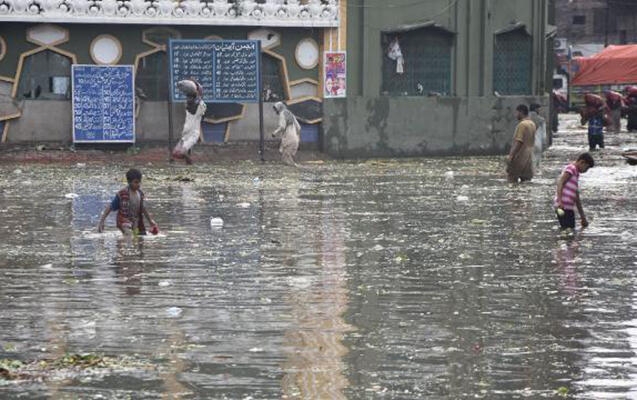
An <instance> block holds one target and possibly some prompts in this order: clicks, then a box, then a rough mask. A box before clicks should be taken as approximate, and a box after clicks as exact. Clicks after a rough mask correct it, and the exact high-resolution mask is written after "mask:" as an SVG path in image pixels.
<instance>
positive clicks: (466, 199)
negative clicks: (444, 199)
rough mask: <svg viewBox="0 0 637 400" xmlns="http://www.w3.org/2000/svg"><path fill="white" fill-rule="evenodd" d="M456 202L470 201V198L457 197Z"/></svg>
mask: <svg viewBox="0 0 637 400" xmlns="http://www.w3.org/2000/svg"><path fill="white" fill-rule="evenodd" d="M456 201H463V202H464V201H469V197H467V196H458V197H456Z"/></svg>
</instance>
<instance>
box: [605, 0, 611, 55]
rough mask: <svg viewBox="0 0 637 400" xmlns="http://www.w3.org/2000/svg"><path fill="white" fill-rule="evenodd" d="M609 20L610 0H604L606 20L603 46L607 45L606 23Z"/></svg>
mask: <svg viewBox="0 0 637 400" xmlns="http://www.w3.org/2000/svg"><path fill="white" fill-rule="evenodd" d="M609 22H610V0H606V21H605V22H604V47H608V23H609Z"/></svg>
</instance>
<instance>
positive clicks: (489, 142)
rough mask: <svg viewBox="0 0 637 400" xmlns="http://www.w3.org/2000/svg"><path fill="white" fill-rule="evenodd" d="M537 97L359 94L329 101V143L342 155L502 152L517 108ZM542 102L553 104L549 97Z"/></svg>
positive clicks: (326, 137) (331, 151)
mask: <svg viewBox="0 0 637 400" xmlns="http://www.w3.org/2000/svg"><path fill="white" fill-rule="evenodd" d="M536 100H537V98H536V97H512V96H508V97H500V98H496V97H464V98H460V97H453V98H451V97H448V98H444V97H430V98H424V99H422V98H414V97H411V98H410V97H402V98H401V97H397V98H391V97H387V96H378V97H364V96H358V97H351V98H348V99H342V100H338V101H336V100H335V101H329V102H326V104H325V105H324V107H325V114H326V118H325V119H324V121H323V128H324V142H323V148H324V149H325V151H326V152H327V153H329V154H330V155H332V156H335V157H339V158H352V157H354V158H356V157H369V156H374V157H406V156H421V155H457V154H500V153H503V152H505V151H507V150H508V149H509V146H510V143H511V139H512V137H513V130H514V129H515V125H516V124H517V120H516V119H515V115H514V110H515V108H516V107H517V105H518V104H520V103H524V104H529V103H531V102H535V101H536ZM540 101H541V104H543V105H544V106H545V108H548V97H545V98H542V99H540ZM361 116H365V117H363V118H361Z"/></svg>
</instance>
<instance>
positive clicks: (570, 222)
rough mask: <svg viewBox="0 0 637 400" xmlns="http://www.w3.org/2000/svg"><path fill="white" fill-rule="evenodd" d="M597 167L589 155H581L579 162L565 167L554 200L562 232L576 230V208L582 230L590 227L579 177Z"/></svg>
mask: <svg viewBox="0 0 637 400" xmlns="http://www.w3.org/2000/svg"><path fill="white" fill-rule="evenodd" d="M594 166H595V160H593V157H591V155H590V154H589V153H583V154H580V156H579V157H577V161H575V162H574V163H571V164H569V165H567V166H566V167H564V169H563V170H562V175H561V176H560V178H559V180H558V181H557V193H556V195H555V199H554V206H555V213H556V214H557V219H558V220H559V221H560V227H561V229H562V230H566V229H575V208H577V211H578V212H579V216H580V218H581V220H582V221H581V222H582V228H586V227H587V226H588V221H587V220H586V216H585V215H584V209H583V208H582V202H581V201H580V197H579V175H580V174H583V173H585V172H586V171H588V170H589V168H593V167H594Z"/></svg>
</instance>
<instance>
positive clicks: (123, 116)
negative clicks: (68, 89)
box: [71, 64, 135, 143]
mask: <svg viewBox="0 0 637 400" xmlns="http://www.w3.org/2000/svg"><path fill="white" fill-rule="evenodd" d="M71 80H72V82H73V142H75V143H89V142H90V143H98V142H128V143H130V142H135V84H134V79H133V66H132V65H114V66H110V65H77V64H75V65H73V66H72V69H71Z"/></svg>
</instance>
